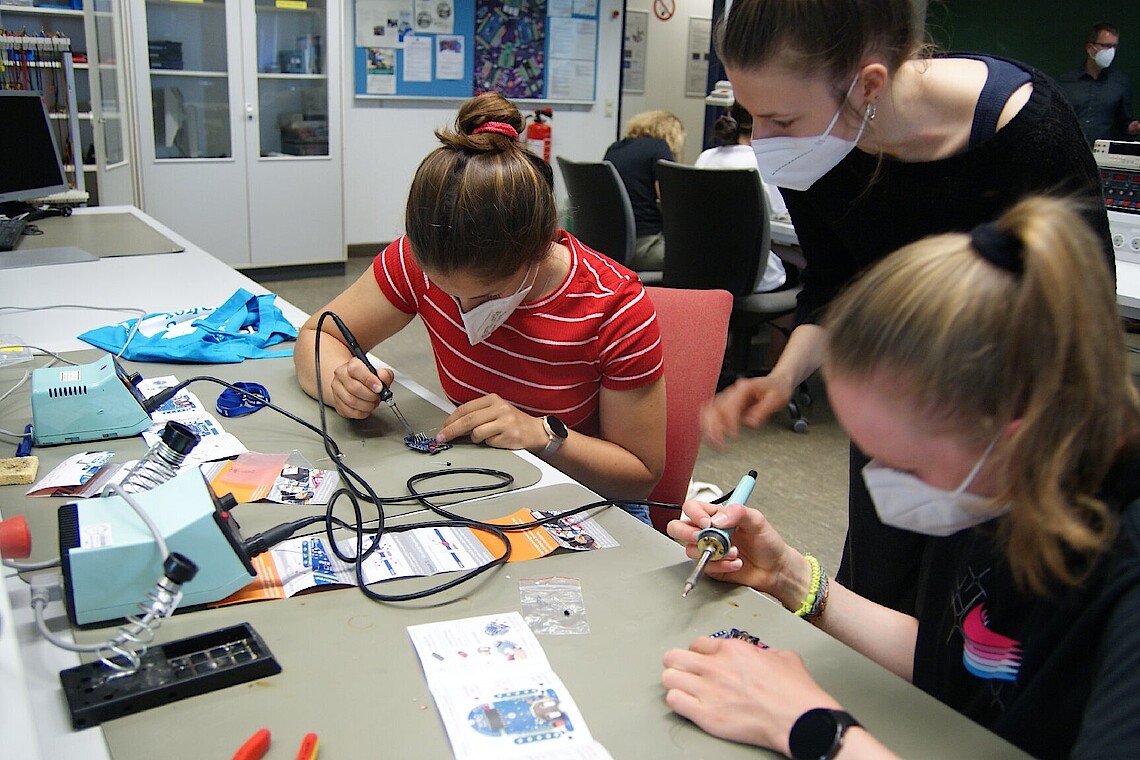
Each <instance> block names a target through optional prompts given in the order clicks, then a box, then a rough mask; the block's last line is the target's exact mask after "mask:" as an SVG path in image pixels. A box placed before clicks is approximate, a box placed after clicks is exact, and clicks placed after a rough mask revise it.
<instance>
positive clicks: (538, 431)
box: [294, 93, 665, 522]
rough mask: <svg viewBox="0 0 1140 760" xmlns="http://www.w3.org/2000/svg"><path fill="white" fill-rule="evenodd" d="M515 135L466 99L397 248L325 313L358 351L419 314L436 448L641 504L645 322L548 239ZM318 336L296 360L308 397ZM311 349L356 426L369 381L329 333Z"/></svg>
mask: <svg viewBox="0 0 1140 760" xmlns="http://www.w3.org/2000/svg"><path fill="white" fill-rule="evenodd" d="M522 127H523V119H522V116H521V115H520V114H519V112H518V109H517V108H515V107H514V105H512V104H511V103H510V102H509V101H507V100H506V99H504V98H502V97H501V96H499V95H496V94H493V93H486V94H483V95H480V96H478V97H475V98H473V99H471V100H469V101H467V102H466V103H465V104H464V105H463V106H462V107H461V108H460V110H459V115H458V117H457V118H456V123H455V129H454V131H451V130H448V131H440V132H436V136H437V137H438V138H439V140H440V142H441V143H442V146H441V147H439V148H437V149H436V150H435V151H433V152H432V153H431V154H429V155H428V157H427V158H426V159H424V161H423V163H421V164H420V167H419V169H418V170H417V172H416V175H415V178H414V179H413V181H412V186H411V190H410V191H409V195H408V204H407V209H406V216H405V226H406V229H407V234H406V235H405V236H404V237H402V238H400V239H399V240H396V241H395V242H393V243H392V244H391V245H389V246H388V247H387V248H386V249H385V250H384V251H383V252H382V253H381V254H380V255H379V256H377V257H376V260H375V261H374V262H373V265H372V268H371V269H370V271H367V272H365V273H364V275H363V276H361V278H360V279H359V280H357V281H356V282H355V283H354V284H353V285H352V286H350V287H349V288H348V290H346V291H345V292H344V293H342V294H341V295H339V296H337V297H336V298H335V299H333V301H332V302H331V303H330V304H329V305H328V306H326V307H325V309H322V311H324V310H326V309H327V310H330V311H333V312H335V313H336V314H338V315H339V316H340V317H341V319H342V320H343V321H344V322H345V323H346V324H347V325H348V327H349V329H350V330H351V331H352V332H353V334H354V335H355V336H356V338H357V340H358V341H359V342H360V344H361V346H362V347H364V348H365V349H368V348H371V347H374V346H376V345H378V344H379V343H381V342H382V341H383V340H384V339H385V338H387V337H389V336H391V335H393V334H395V333H396V332H398V331H399V330H401V329H402V328H403V327H404V326H406V325H407V324H408V323H409V322H411V320H412V319H413V318H414V317H415V316H416V315H419V317H420V319H421V320H423V323H424V325H425V326H426V328H427V332H428V335H429V336H430V339H431V345H432V351H433V354H434V356H435V361H436V367H437V369H438V371H439V378H440V384H441V385H442V387H443V389H444V392H445V393H446V394H447V396H448V398H449V399H450V400H451V402H452V403H454V404H455V405H456V406H457V408H456V410H455V411H454V412H452V414H451V415H450V416H449V417H448V418H447V419H446V420H445V421H444V424H443V426H442V427H441V428H440V432H439V435H438V437H437V440H439V441H441V442H443V441H450V440H453V439H455V438H458V437H461V436H470V438H471V440H473V441H475V442H476V443H485V444H487V445H490V446H494V447H496V448H504V449H516V450H518V449H526V450H528V451H530V452H531V453H533V454H537V455H539V456H541V457H543V458H544V459H546V460H547V461H549V462H550V463H551V464H553V465H554V466H556V467H558V468H559V469H561V470H563V471H564V472H566V473H567V474H568V475H570V476H571V477H573V478H575V479H576V480H578V481H579V482H581V483H582V484H584V485H586V486H587V487H589V488H591V489H592V490H594V491H596V492H597V493H599V494H601V495H603V496H605V497H607V498H611V499H619V500H620V499H643V498H645V497H646V496H647V495H648V494H649V492H650V491H651V490H652V488H653V486H654V485H655V484H656V483H657V480H658V479H659V478H660V476H661V472H662V469H663V467H664V462H665V383H664V379H663V364H662V351H661V341H660V334H659V330H658V326H657V320H656V314H655V312H654V309H653V305H652V303H651V302H650V300H649V298H648V296H647V295H646V294H645V291H644V289H643V288H642V286H641V282H640V281H639V280H638V279H637V276H636V274H634V273H633V272H632V271H630V270H628V269H626V268H625V267H623V266H621V265H620V264H618V263H616V262H615V261H613V260H611V259H609V258H607V257H606V256H603V255H602V254H600V253H598V252H596V251H593V250H591V249H590V248H588V247H586V246H585V245H583V244H582V243H581V242H580V241H578V240H577V239H576V238H575V237H574V236H573V235H571V234H570V233H568V232H565V231H564V230H560V229H558V211H557V206H556V203H555V198H554V175H553V172H552V170H551V168H550V165H549V164H547V163H546V162H545V161H543V160H542V159H541V158H539V157H537V156H535V155H534V154H533V153H531V152H530V151H529V150H527V149H526V147H525V146H524V145H523V144H522V143H520V142H519V141H518V132H519V131H520V130H521V129H522ZM316 323H317V319H316V317H313V318H310V319H309V321H308V322H307V323H306V324H305V325H304V327H302V328H301V332H300V336H299V337H298V341H297V348H296V351H295V353H294V357H295V362H296V366H297V376H298V379H299V381H300V383H301V386H302V387H303V388H304V389H305V391H306V392H307V393H309V394H310V395H314V396H315V395H316V373H315V369H314V362H313V356H314V351H313V347H314V345H315V343H316V340H317V331H316ZM320 340H321V341H322V342H321V362H322V373H321V375H322V379H323V381H324V385H325V387H324V389H323V391H324V396H325V398H326V399H329V400H330V403H331V405H332V406H334V408H335V409H336V410H337V412H338V413H339V414H341V415H343V416H345V417H349V418H357V419H360V418H364V417H367V416H368V415H370V414H371V413H372V411H373V410H374V409H375V408H376V406H377V405H378V404H379V395H378V394H379V392H380V390H381V387H380V385H379V383H378V382H377V379H376V377H374V376H373V375H372V374H371V372H370V371H369V370H368V368H366V367H365V366H364V365H363V363H361V362H360V361H359V360H358V359H355V358H353V355H352V353H351V352H350V351H349V349H348V347H347V346H346V345H345V344H344V342H343V338H342V337H341V336H340V334H339V333H338V332H337V331H336V328H335V327H334V326H332V325H331V324H330V323H326V327H325V330H324V332H322V334H321V335H320ZM378 371H379V372H380V373H381V378H382V379H384V380H385V381H386V382H390V381H391V372H390V371H389V370H386V369H379V370H378ZM629 511H631V512H633V513H635V514H637V516H639V517H641V518H642V519H644V520H645V521H646V522H648V515H647V512H646V511H645V510H644V508H641V509H638V508H636V507H635V508H632V509H629Z"/></svg>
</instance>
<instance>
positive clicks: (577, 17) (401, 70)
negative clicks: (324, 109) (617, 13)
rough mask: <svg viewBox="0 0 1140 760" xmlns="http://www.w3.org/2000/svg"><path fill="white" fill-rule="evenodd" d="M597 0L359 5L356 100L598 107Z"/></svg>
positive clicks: (364, 0)
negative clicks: (492, 95) (487, 96)
mask: <svg viewBox="0 0 1140 760" xmlns="http://www.w3.org/2000/svg"><path fill="white" fill-rule="evenodd" d="M598 3H599V0H354V2H353V45H354V55H353V69H354V78H355V93H356V97H358V98H381V99H383V98H395V99H407V98H418V99H435V100H454V99H463V98H469V97H471V96H473V95H477V94H479V93H481V92H488V91H493V92H497V93H499V94H501V95H503V96H504V97H506V98H509V99H511V100H540V101H546V102H552V103H593V102H594V97H595V90H596V81H597V58H598Z"/></svg>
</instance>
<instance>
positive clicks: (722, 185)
mask: <svg viewBox="0 0 1140 760" xmlns="http://www.w3.org/2000/svg"><path fill="white" fill-rule="evenodd" d="M657 183H658V186H659V188H660V192H661V216H662V221H663V222H664V234H665V269H664V271H663V284H664V285H665V287H670V288H697V289H712V288H719V289H722V290H727V291H728V292H729V293H731V294H732V296H733V308H732V319H731V321H730V323H729V347H728V351H727V353H726V355H725V361H724V369H723V372H722V374H721V382H720V385H719V387H722V388H723V387H725V386H727V385H729V384H730V383H731V382H732V381H733V380H735V379H736V378H737V377H742V376H745V377H747V376H756V375H763V374H766V373H767V372H768V371H769V370H768V368H767V367H762V366H761V367H754V366H753V364H752V362H751V355H752V339H753V337H755V335H756V334H757V332H758V331H759V330H760V328H761V327H763V326H765V325H771V326H772V327H774V328H775V329H777V330H780V331H781V332H782V333H783V334H784V335H785V336H786V335H788V333H789V332H790V331H789V330H788V329H787V328H785V327H782V326H781V325H778V324H776V323H775V321H776V320H777V319H779V318H780V317H783V316H786V315H788V314H791V313H793V312H794V311H795V309H796V295H797V294H798V293H799V292H800V288H799V287H798V286H796V287H794V288H789V289H787V290H780V291H776V292H772V293H754V292H753V288H754V287H755V284H756V282H757V280H758V278H759V277H760V275H761V274H762V273H763V271H764V268H765V266H766V265H767V262H768V256H769V255H772V254H771V226H770V223H769V218H768V201H767V199H766V198H765V197H764V189H763V187H762V185H761V184H760V173H759V172H758V171H757V170H755V169H708V168H700V169H698V168H696V167H694V166H688V165H686V164H679V163H676V162H673V161H659V162H658V163H657ZM809 404H811V394H810V392H809V391H808V389H807V387H806V386H805V385H803V384H800V386H799V388H797V391H796V394H795V397H794V398H793V399H792V400H791V401H790V402H789V403H788V414H789V415H790V417H791V424H792V429H793V430H795V431H796V432H797V433H803V432H806V431H807V426H808V423H807V420H806V419H804V417H803V414H802V412H801V410H800V407H801V406H807V405H809Z"/></svg>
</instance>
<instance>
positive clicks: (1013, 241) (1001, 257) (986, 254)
mask: <svg viewBox="0 0 1140 760" xmlns="http://www.w3.org/2000/svg"><path fill="white" fill-rule="evenodd" d="M970 245H972V246H973V248H974V250H975V251H977V252H978V255H979V256H981V257H982V258H983V259H985V260H986V261H988V262H990V263H991V264H993V265H994V266H999V267H1001V268H1002V269H1004V270H1006V271H1007V272H1010V273H1012V274H1014V275H1020V274H1021V273H1022V272H1024V271H1025V261H1024V259H1023V258H1022V251H1023V250H1024V246H1023V245H1022V242H1021V238H1019V237H1017V236H1016V235H1011V234H1009V233H1008V232H1002V231H1001V230H999V229H998V226H997V224H995V223H994V222H986V223H984V224H979V225H978V226H977V227H975V228H974V229H972V230H970Z"/></svg>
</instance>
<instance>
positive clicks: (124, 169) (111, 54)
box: [86, 0, 137, 206]
mask: <svg viewBox="0 0 1140 760" xmlns="http://www.w3.org/2000/svg"><path fill="white" fill-rule="evenodd" d="M121 12H122V8H121V4H120V2H119V1H118V0H94V1H93V2H91V3H90V8H89V10H88V12H87V14H86V17H87V62H88V69H89V71H88V74H89V79H90V83H91V114H92V119H93V120H94V124H93V127H94V129H93V131H94V139H95V144H96V145H97V146H99V148H100V149H99V150H96V151H95V159H96V172H95V178H96V181H97V182H98V185H99V186H98V188H97V190H98V198H99V203H100V205H103V206H124V205H126V206H133V205H136V204H137V199H136V197H135V186H134V178H133V172H132V171H131V155H132V151H131V149H130V146H129V143H128V136H129V135H130V131H129V130H128V128H127V122H128V114H129V113H130V108H129V104H128V102H127V98H126V97H125V96H126V87H125V83H126V72H125V71H124V67H125V66H126V63H125V59H124V55H123V52H124V51H125V50H126V49H127V46H126V45H124V44H123V28H124V24H123V23H122V19H121ZM88 190H90V188H88Z"/></svg>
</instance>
